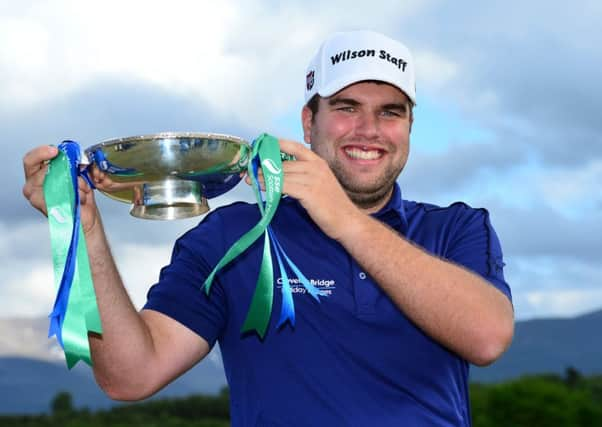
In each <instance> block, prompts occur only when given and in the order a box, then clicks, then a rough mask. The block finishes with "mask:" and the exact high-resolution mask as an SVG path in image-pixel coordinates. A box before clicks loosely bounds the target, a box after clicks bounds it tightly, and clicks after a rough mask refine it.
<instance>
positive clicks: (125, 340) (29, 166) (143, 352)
mask: <svg viewBox="0 0 602 427" xmlns="http://www.w3.org/2000/svg"><path fill="white" fill-rule="evenodd" d="M57 153H58V151H57V149H56V148H55V147H48V146H43V147H38V148H36V149H34V150H32V151H30V152H29V153H28V154H27V155H26V156H25V157H24V158H23V167H24V171H25V177H26V183H25V186H24V187H23V194H24V196H25V197H26V198H27V199H28V200H29V201H30V203H31V204H32V206H33V207H35V208H36V209H38V210H39V211H41V212H42V213H43V214H44V215H46V205H45V202H44V196H43V188H42V185H43V182H44V177H45V175H46V170H47V165H45V162H46V161H47V160H50V159H52V158H54V157H55V156H56V155H57ZM95 179H96V180H97V183H98V184H102V182H101V181H102V176H100V175H98V174H95ZM79 191H80V200H81V204H82V205H81V221H82V228H83V230H84V233H85V236H86V243H87V249H88V255H89V259H90V267H91V271H92V277H93V280H94V288H95V291H96V297H97V301H98V308H99V312H100V317H101V321H102V328H103V334H102V335H96V334H90V336H89V342H90V350H91V355H92V360H93V363H94V375H95V377H96V379H97V381H98V383H99V385H100V386H101V387H102V388H103V390H104V391H105V392H106V393H107V394H108V395H109V396H110V397H111V398H113V399H120V400H137V399H142V398H145V397H147V396H150V395H151V394H153V393H154V392H156V391H157V390H159V389H160V388H161V387H163V386H164V385H165V384H167V383H169V382H170V381H172V380H173V379H174V378H176V377H177V376H178V375H179V374H181V373H182V372H184V371H186V370H187V369H189V368H190V367H192V366H193V365H194V363H196V362H197V361H199V360H200V359H202V358H203V357H204V356H205V355H206V354H207V353H208V352H209V344H208V343H207V342H206V341H205V340H204V339H202V338H200V337H199V336H198V335H197V334H195V333H194V332H192V331H190V330H189V329H188V328H186V327H184V326H183V325H181V324H180V323H178V322H177V321H175V320H173V319H171V318H169V317H167V316H164V315H162V314H160V313H158V312H155V311H151V310H144V311H142V312H141V313H138V312H137V311H136V309H135V307H134V305H133V304H132V302H131V300H130V298H129V296H128V294H127V291H126V289H125V287H124V285H123V283H122V281H121V277H120V275H119V272H118V271H117V268H116V266H115V262H114V260H113V257H112V255H111V252H110V249H109V245H108V243H107V239H106V235H105V232H104V230H103V227H102V222H101V220H100V215H99V213H98V210H97V208H96V204H95V202H94V195H93V193H92V191H91V190H90V189H89V187H88V186H87V185H86V184H85V183H84V182H83V180H82V179H81V178H80V182H79Z"/></svg>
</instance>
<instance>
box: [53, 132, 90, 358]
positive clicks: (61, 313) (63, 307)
mask: <svg viewBox="0 0 602 427" xmlns="http://www.w3.org/2000/svg"><path fill="white" fill-rule="evenodd" d="M58 149H59V150H61V151H62V152H63V153H65V155H66V156H67V159H68V160H69V166H70V168H69V169H70V173H71V181H72V183H73V192H74V193H75V203H74V208H73V228H72V231H71V243H70V244H69V250H68V251H67V258H66V261H65V270H64V271H63V275H62V277H61V282H60V284H59V289H58V291H57V294H56V299H55V301H54V306H53V309H52V312H51V313H50V315H49V316H48V317H50V327H49V329H48V338H50V337H52V336H55V335H56V338H57V340H58V342H59V344H60V345H61V347H62V348H64V344H63V323H64V321H65V313H66V311H67V303H68V302H69V293H70V292H71V284H72V283H73V275H74V273H75V261H76V253H77V245H78V244H79V224H80V214H79V210H80V206H79V191H78V188H77V177H78V176H79V175H80V173H79V164H80V163H81V151H80V147H79V144H78V143H77V142H75V141H71V140H65V141H63V142H62V143H60V144H59V146H58ZM87 179H88V180H89V178H88V177H87Z"/></svg>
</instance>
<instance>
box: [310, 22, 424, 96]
mask: <svg viewBox="0 0 602 427" xmlns="http://www.w3.org/2000/svg"><path fill="white" fill-rule="evenodd" d="M363 80H379V81H382V82H385V83H389V84H391V85H393V86H397V87H398V88H399V89H401V90H402V91H403V92H404V93H405V94H406V95H407V96H408V98H410V100H411V101H412V103H413V104H416V80H415V76H414V59H413V58H412V54H411V53H410V51H409V50H408V48H407V47H405V46H404V45H403V44H401V43H400V42H398V41H396V40H393V39H390V38H389V37H386V36H384V35H382V34H379V33H375V32H373V31H351V32H345V33H335V34H333V35H332V36H330V37H329V38H328V39H327V40H326V41H325V42H324V43H322V46H320V49H319V50H318V52H317V53H316V55H315V56H314V57H313V58H312V60H311V62H310V63H309V66H308V67H307V73H306V81H305V102H306V103H307V102H308V101H309V100H310V99H311V98H312V97H313V96H314V95H315V94H319V95H320V96H322V97H323V98H327V97H329V96H331V95H334V94H335V93H337V92H338V91H340V90H341V89H343V88H345V87H347V86H349V85H350V84H353V83H357V82H360V81H363Z"/></svg>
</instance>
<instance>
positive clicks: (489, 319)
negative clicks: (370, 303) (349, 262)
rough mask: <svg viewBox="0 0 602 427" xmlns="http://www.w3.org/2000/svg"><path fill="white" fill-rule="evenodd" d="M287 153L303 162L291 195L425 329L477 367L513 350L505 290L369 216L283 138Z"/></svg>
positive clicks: (289, 179)
mask: <svg viewBox="0 0 602 427" xmlns="http://www.w3.org/2000/svg"><path fill="white" fill-rule="evenodd" d="M281 148H282V150H283V151H285V152H287V153H289V154H293V155H294V156H296V158H297V161H295V162H285V164H284V166H283V167H284V173H285V179H284V188H283V191H284V192H285V193H286V194H288V195H290V196H292V197H295V198H297V199H299V201H300V203H301V204H302V205H303V206H304V207H305V209H306V210H307V211H308V213H309V215H310V216H311V217H312V219H313V220H314V221H315V222H316V224H318V226H319V227H320V228H321V229H322V231H324V232H325V233H326V234H327V235H329V236H330V237H331V238H333V239H336V240H337V241H339V242H340V243H341V244H342V245H343V246H344V247H345V249H346V250H347V251H348V252H349V253H350V255H351V256H352V257H353V258H354V259H355V260H356V261H357V262H358V263H359V264H360V265H361V266H362V268H363V269H364V270H365V271H366V273H368V274H370V276H371V277H372V278H373V279H374V280H375V281H376V283H377V284H378V285H379V286H380V287H381V288H382V289H383V291H384V292H386V293H387V294H388V295H389V297H390V298H391V300H392V301H393V302H394V303H395V304H396V305H397V307H398V308H399V309H400V310H401V311H403V312H404V313H405V314H406V315H407V316H408V318H410V319H411V320H412V321H413V322H414V323H415V324H416V325H417V326H418V327H420V328H421V329H422V330H423V331H424V332H425V333H426V334H428V335H429V336H431V337H432V338H433V339H435V340H437V341H438V342H439V343H441V344H442V345H444V346H446V347H447V348H449V349H450V350H452V351H454V352H455V353H457V354H458V355H460V356H461V357H463V358H464V359H466V360H467V361H469V362H470V363H473V364H476V365H487V364H489V363H491V362H493V361H494V360H496V359H497V358H498V357H499V356H500V355H501V354H502V353H503V352H504V351H505V350H506V348H507V347H508V346H509V345H510V342H511V340H512V335H513V330H514V313H513V309H512V304H511V303H510V301H509V299H508V298H507V297H506V296H505V295H504V294H503V293H502V292H500V291H499V290H498V289H496V288H495V287H494V286H493V285H491V284H490V283H488V282H487V281H486V280H484V279H483V278H481V277H480V276H478V275H476V274H474V273H472V272H470V271H468V270H466V269H464V268H462V267H459V266H457V265H454V264H452V263H450V262H448V261H445V260H442V259H439V258H437V257H435V256H433V255H431V254H428V253H427V252H426V251H424V250H422V249H421V248H418V247H417V246H415V245H413V244H412V243H410V242H409V241H407V240H406V239H404V238H403V237H401V236H399V235H398V234H397V233H396V232H394V231H393V230H391V229H389V228H388V227H387V226H386V225H384V224H382V223H380V222H379V221H377V220H375V219H373V218H372V217H370V216H369V215H367V214H365V213H364V212H362V211H361V210H360V209H359V208H357V207H356V206H355V205H354V204H353V203H352V202H351V200H350V199H349V198H348V197H347V195H346V194H345V192H344V191H343V189H342V188H341V186H340V185H339V183H338V181H337V180H336V178H335V176H334V175H333V173H332V172H331V170H330V168H329V167H328V165H327V163H326V162H325V161H324V160H323V159H321V158H320V157H319V156H317V155H316V154H315V153H313V152H312V151H311V150H309V149H307V148H305V147H303V146H302V145H300V144H297V143H294V142H290V141H281Z"/></svg>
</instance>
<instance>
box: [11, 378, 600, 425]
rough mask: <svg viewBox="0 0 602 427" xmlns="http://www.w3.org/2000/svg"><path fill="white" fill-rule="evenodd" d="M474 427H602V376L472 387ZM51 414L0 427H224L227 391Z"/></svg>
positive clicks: (64, 398) (59, 400)
mask: <svg viewBox="0 0 602 427" xmlns="http://www.w3.org/2000/svg"><path fill="white" fill-rule="evenodd" d="M470 393H471V407H472V418H473V426H474V427H523V426H524V427H534V426H537V427H548V426H550V427H551V426H553V427H573V426H575V427H581V426H583V427H592V426H602V376H592V377H584V376H582V375H581V374H580V373H579V372H578V371H577V370H575V369H573V368H568V369H567V370H566V372H565V375H564V376H559V375H538V376H529V377H523V378H520V379H518V380H513V381H508V382H504V383H497V384H471V386H470ZM51 409H52V413H51V414H48V415H27V416H26V415H23V416H0V426H2V427H29V426H31V427H33V426H36V427H38V426H39V427H47V426H48V427H50V426H52V427H55V426H57V427H58V426H60V427H95V426H103V427H104V426H115V427H138V426H140V427H142V426H144V427H155V426H156V427H189V426H195V427H226V426H229V425H230V422H229V418H230V415H229V400H228V390H227V389H223V390H222V391H221V393H220V394H219V395H217V396H204V395H196V396H190V397H186V398H177V399H163V400H152V401H148V402H142V403H135V404H128V405H120V406H116V407H114V408H112V409H110V410H100V411H94V412H92V411H90V410H88V409H76V408H74V407H73V402H72V398H71V395H70V394H69V393H67V392H61V393H58V394H57V395H56V396H55V397H54V399H53V400H52V402H51Z"/></svg>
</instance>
